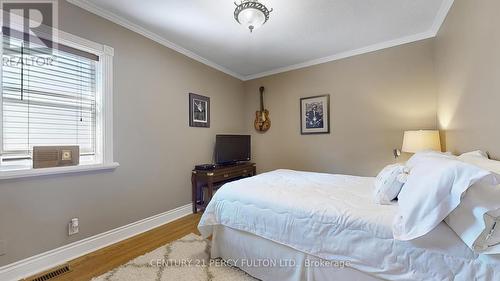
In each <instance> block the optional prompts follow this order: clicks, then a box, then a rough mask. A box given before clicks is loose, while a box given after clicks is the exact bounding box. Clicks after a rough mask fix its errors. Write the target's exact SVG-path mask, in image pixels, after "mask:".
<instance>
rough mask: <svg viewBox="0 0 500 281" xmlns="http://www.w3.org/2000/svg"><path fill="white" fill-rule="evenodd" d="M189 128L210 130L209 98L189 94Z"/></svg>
mask: <svg viewBox="0 0 500 281" xmlns="http://www.w3.org/2000/svg"><path fill="white" fill-rule="evenodd" d="M189 126H190V127H203V128H210V98H209V97H205V96H200V95H197V94H193V93H189Z"/></svg>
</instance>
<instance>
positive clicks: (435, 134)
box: [394, 130, 441, 158]
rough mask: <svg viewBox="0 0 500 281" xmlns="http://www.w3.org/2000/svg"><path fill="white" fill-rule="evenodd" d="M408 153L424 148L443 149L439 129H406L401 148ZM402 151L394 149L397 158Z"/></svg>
mask: <svg viewBox="0 0 500 281" xmlns="http://www.w3.org/2000/svg"><path fill="white" fill-rule="evenodd" d="M401 150H402V151H403V152H407V153H417V152H419V151H423V150H435V151H441V141H440V139H439V131H437V130H418V131H405V133H404V137H403V147H402V149H401ZM400 154H401V152H400V151H399V150H398V149H395V150H394V156H395V157H396V158H397V157H399V155H400Z"/></svg>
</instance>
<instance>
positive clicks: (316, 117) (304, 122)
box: [300, 94, 330, 135]
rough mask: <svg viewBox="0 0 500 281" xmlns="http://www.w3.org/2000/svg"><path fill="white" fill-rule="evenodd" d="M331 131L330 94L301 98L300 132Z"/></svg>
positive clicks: (324, 132)
mask: <svg viewBox="0 0 500 281" xmlns="http://www.w3.org/2000/svg"><path fill="white" fill-rule="evenodd" d="M329 133H330V95H328V94H327V95H321V96H312V97H305V98H301V99H300V134H301V135H312V134H329Z"/></svg>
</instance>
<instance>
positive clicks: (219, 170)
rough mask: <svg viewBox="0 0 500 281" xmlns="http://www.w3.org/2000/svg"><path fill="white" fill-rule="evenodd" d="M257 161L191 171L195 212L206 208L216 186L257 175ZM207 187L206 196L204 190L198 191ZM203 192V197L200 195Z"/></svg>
mask: <svg viewBox="0 0 500 281" xmlns="http://www.w3.org/2000/svg"><path fill="white" fill-rule="evenodd" d="M255 174H256V168H255V163H241V164H235V165H230V166H220V167H216V168H215V169H211V170H196V169H195V170H193V171H192V173H191V184H192V201H193V213H197V212H198V211H203V210H205V207H206V206H207V204H208V203H209V202H210V200H211V199H212V196H213V194H214V188H215V187H220V186H221V185H223V184H225V183H228V182H231V181H235V180H239V179H242V178H245V177H251V176H255ZM204 187H206V188H207V194H206V198H203V197H204V196H203V192H198V191H199V190H200V188H202V189H201V190H203V188H204ZM199 194H201V195H202V196H201V198H200V196H199Z"/></svg>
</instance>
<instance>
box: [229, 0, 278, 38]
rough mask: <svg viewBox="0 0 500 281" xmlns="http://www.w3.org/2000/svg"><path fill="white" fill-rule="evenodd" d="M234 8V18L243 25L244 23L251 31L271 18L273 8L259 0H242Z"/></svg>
mask: <svg viewBox="0 0 500 281" xmlns="http://www.w3.org/2000/svg"><path fill="white" fill-rule="evenodd" d="M234 5H236V9H235V10H234V19H235V20H236V21H237V22H238V23H239V24H241V25H244V26H245V27H247V28H248V29H250V32H253V30H254V29H257V28H259V27H261V26H262V25H264V24H265V23H266V22H267V21H268V20H269V14H270V13H271V12H272V11H273V9H270V10H269V9H268V8H267V7H266V6H265V5H264V4H262V3H260V2H259V1H258V0H241V3H240V4H239V5H238V4H236V2H234Z"/></svg>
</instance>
